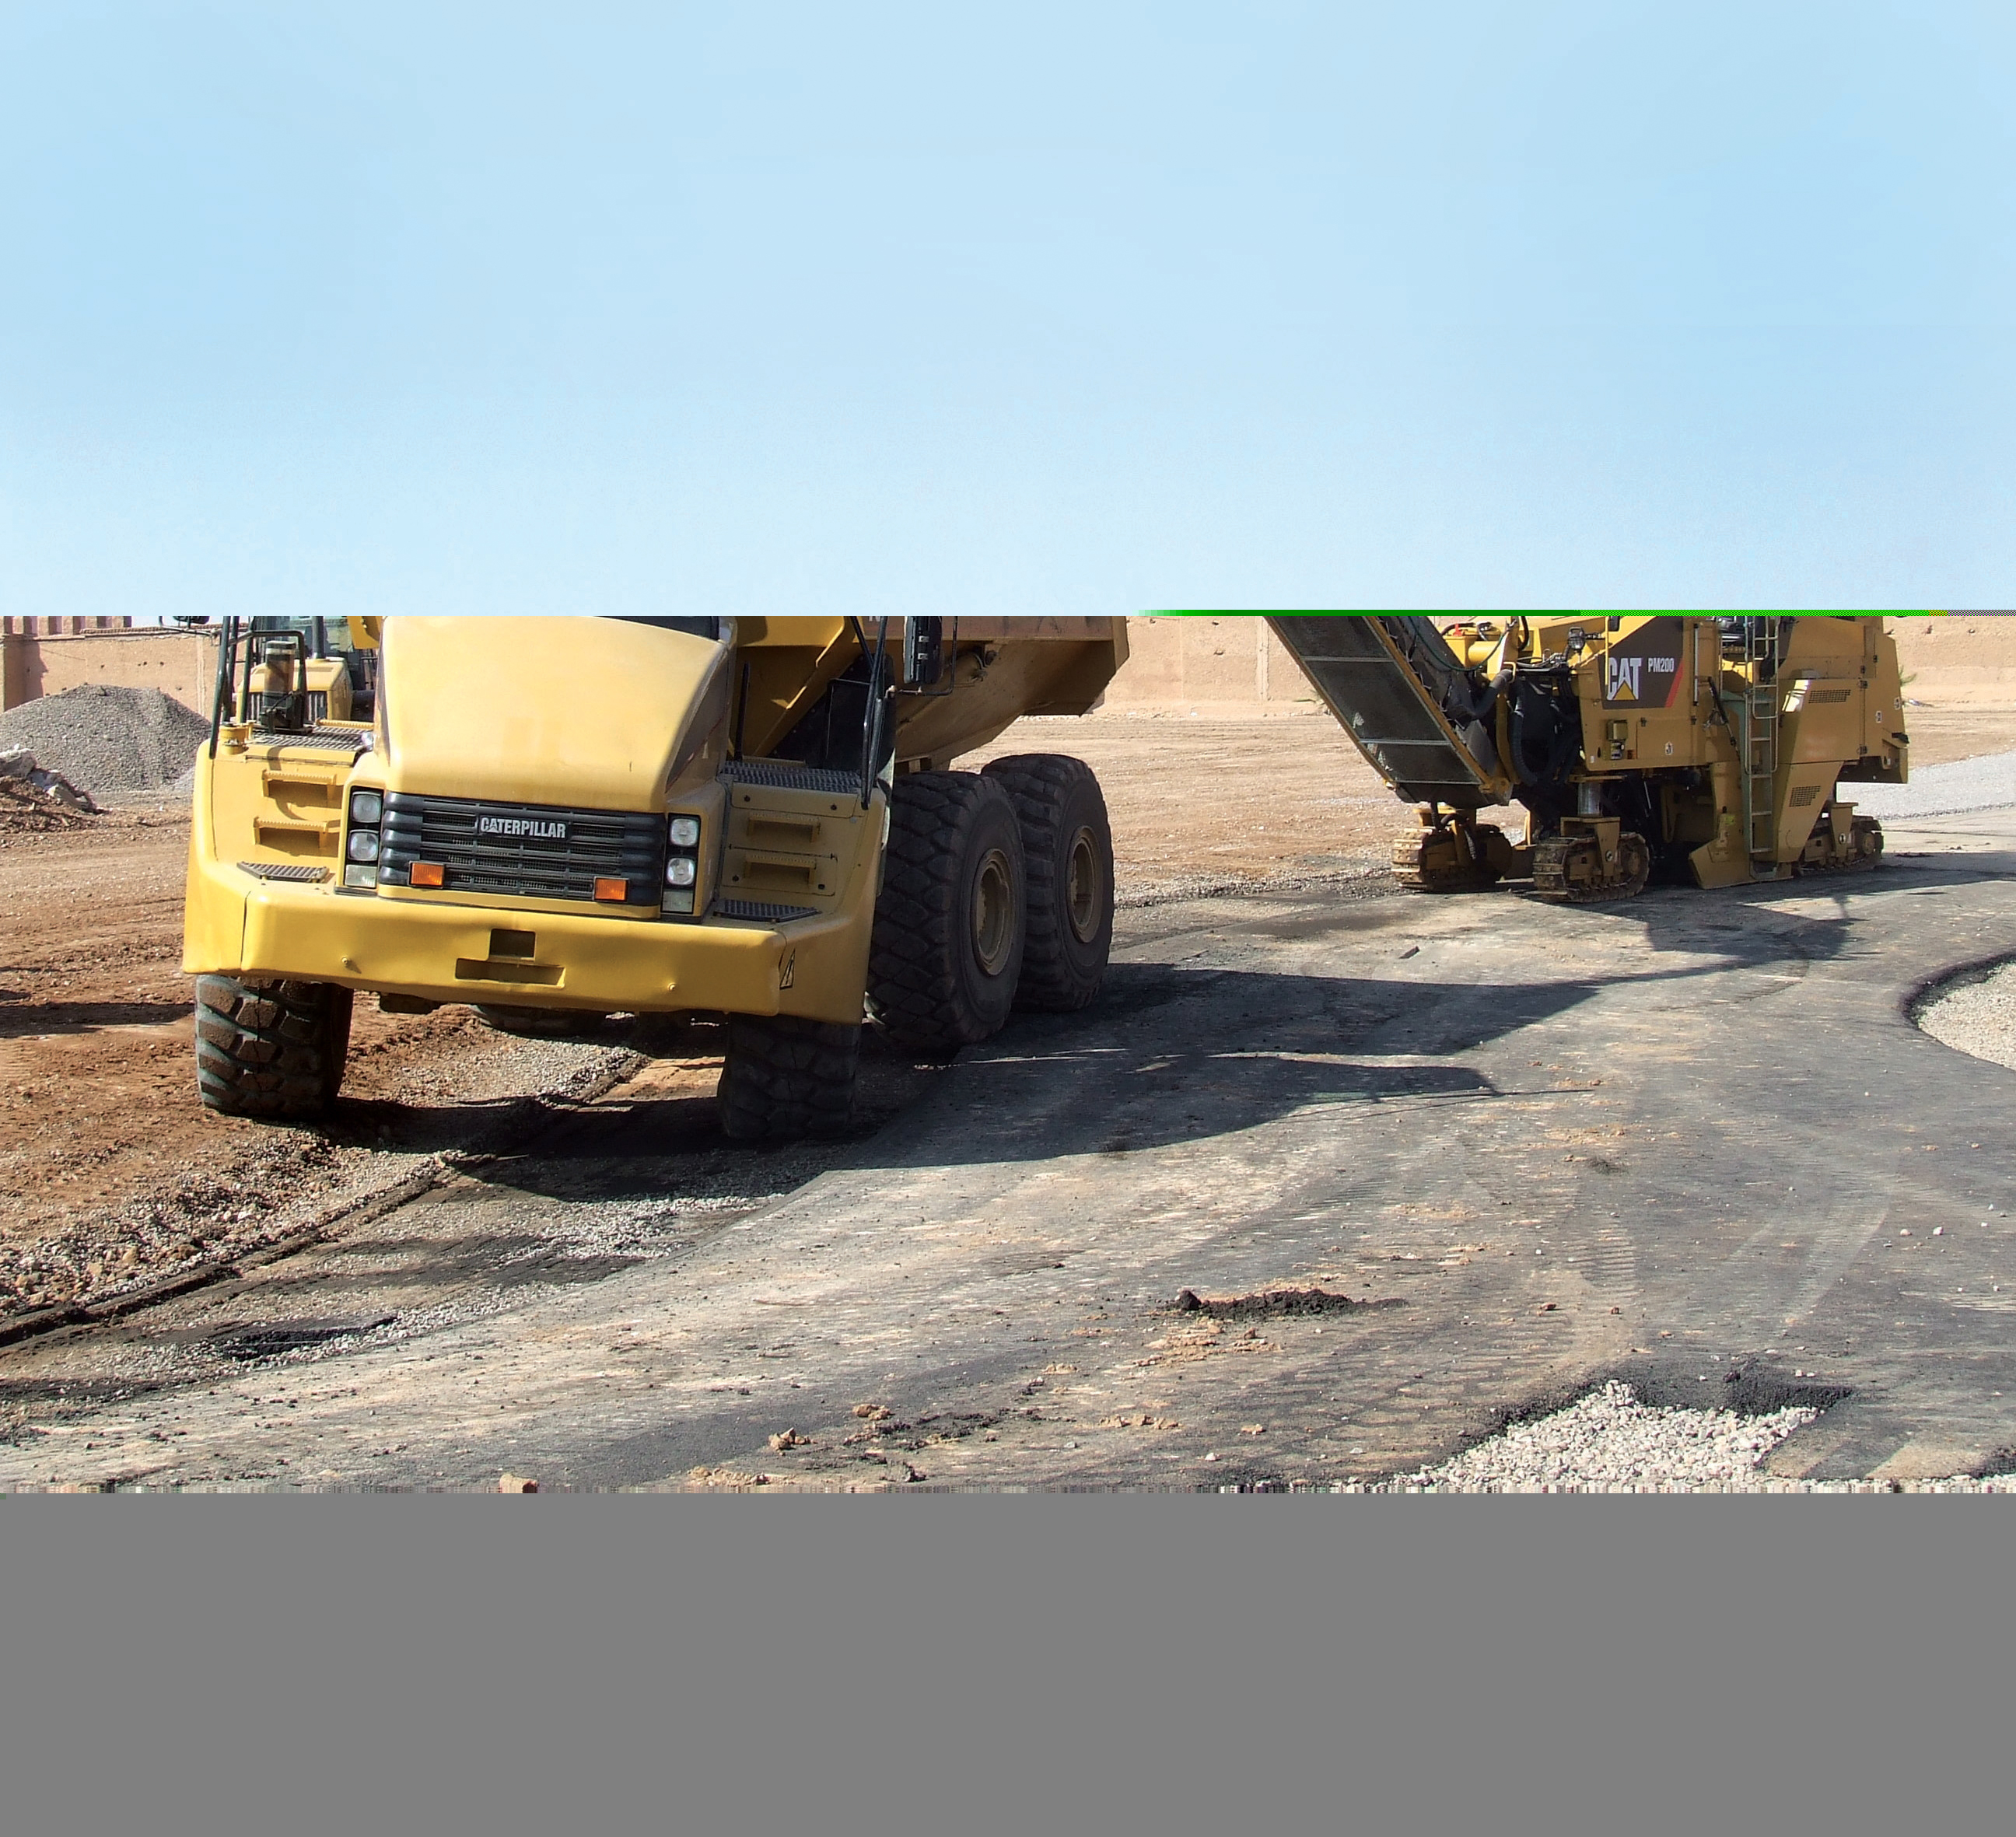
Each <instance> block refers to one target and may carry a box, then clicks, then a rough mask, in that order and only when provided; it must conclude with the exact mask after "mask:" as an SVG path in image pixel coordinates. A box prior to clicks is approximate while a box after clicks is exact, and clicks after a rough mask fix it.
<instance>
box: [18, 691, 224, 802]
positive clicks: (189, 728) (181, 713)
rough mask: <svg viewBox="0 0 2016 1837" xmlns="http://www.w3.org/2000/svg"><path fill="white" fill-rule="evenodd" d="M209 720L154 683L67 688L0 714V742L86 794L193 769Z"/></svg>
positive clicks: (178, 776) (135, 786)
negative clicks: (27, 754) (20, 750)
mask: <svg viewBox="0 0 2016 1837" xmlns="http://www.w3.org/2000/svg"><path fill="white" fill-rule="evenodd" d="M209 737H210V723H209V722H207V721H206V720H205V719H203V717H202V716H201V715H199V714H197V713H196V712H195V711H193V710H192V709H189V708H185V707H183V706H182V704H181V703H180V702H178V701H176V700H175V698H174V697H172V696H167V695H164V694H163V693H161V692H160V690H158V689H128V688H124V687H119V686H114V685H112V684H109V683H94V684H88V685H87V686H85V687H83V688H81V689H67V690H64V691H63V693H62V694H61V695H45V696H43V697H41V699H40V700H39V701H25V702H23V703H22V704H21V705H20V707H19V708H9V709H8V711H6V712H5V714H4V715H0V750H4V749H6V748H9V747H26V748H27V750H28V751H30V752H31V753H33V754H34V755H35V758H36V759H37V761H38V762H39V763H40V764H41V765H42V766H43V767H44V768H45V769H47V770H49V771H50V772H54V773H61V774H62V775H63V776H64V777H65V778H67V779H68V780H70V783H72V784H74V785H75V786H77V787H78V789H80V790H81V791H88V792H89V793H90V794H92V796H93V797H96V798H106V797H117V796H118V795H120V794H121V793H124V792H130V791H161V790H164V789H167V788H168V787H174V786H175V785H177V784H178V781H180V780H183V779H184V778H185V775H188V774H190V773H193V770H194V768H195V765H196V748H197V747H198V746H199V745H200V744H201V743H202V742H203V741H204V740H207V739H208V738H209Z"/></svg>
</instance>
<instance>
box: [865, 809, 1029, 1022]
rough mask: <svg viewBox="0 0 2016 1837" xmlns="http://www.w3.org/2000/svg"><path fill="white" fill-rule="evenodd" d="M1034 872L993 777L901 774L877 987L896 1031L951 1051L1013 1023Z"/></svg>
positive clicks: (879, 916)
mask: <svg viewBox="0 0 2016 1837" xmlns="http://www.w3.org/2000/svg"><path fill="white" fill-rule="evenodd" d="M1027 886H1028V870H1027V868H1026V866H1025V865H1024V857H1023V853H1022V827H1021V821H1020V819H1018V818H1017V816H1016V814H1015V806H1014V804H1013V801H1011V800H1010V798H1009V795H1008V794H1007V792H1006V791H1004V790H1003V788H1002V787H1001V786H1000V785H999V784H998V783H996V782H995V780H992V779H991V778H983V777H981V776H979V775H978V774H977V773H971V772H915V773H911V774H910V775H909V776H907V777H905V778H899V779H898V780H896V787H895V796H894V797H893V798H891V800H890V804H889V845H888V848H887V851H886V852H885V854H884V859H883V867H882V895H881V898H880V899H879V900H878V901H877V902H876V906H875V936H874V942H873V946H871V948H870V949H869V956H868V994H869V1000H871V1001H872V1002H873V1004H874V1009H875V1014H876V1016H877V1018H878V1019H879V1020H880V1021H881V1023H882V1025H883V1026H884V1028H886V1029H887V1032H888V1035H889V1037H890V1039H891V1040H892V1041H893V1042H894V1043H895V1044H896V1045H898V1046H901V1047H902V1048H904V1049H905V1050H908V1051H912V1052H916V1053H920V1054H927V1055H931V1056H934V1057H947V1058H949V1057H951V1056H952V1054H954V1053H956V1052H957V1051H958V1050H959V1048H960V1047H961V1046H977V1045H978V1044H979V1043H980V1042H981V1041H982V1040H983V1039H992V1037H993V1036H995V1034H996V1033H998V1032H1000V1031H1001V1028H1002V1027H1003V1025H1004V1024H1005V1023H1006V1021H1007V1019H1008V1016H1009V1014H1010V1010H1012V1009H1013V1007H1014V1005H1015V991H1016V988H1017V984H1018V982H1020V979H1021V973H1022V953H1023V946H1024V938H1025V937H1026V935H1027V932H1028V913H1027V910H1026V908H1027V905H1028V894H1027V891H1026V888H1027Z"/></svg>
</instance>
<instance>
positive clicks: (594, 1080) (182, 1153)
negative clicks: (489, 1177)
mask: <svg viewBox="0 0 2016 1837" xmlns="http://www.w3.org/2000/svg"><path fill="white" fill-rule="evenodd" d="M1912 727H1913V739H1914V741H1915V743H1916V750H1915V753H1914V757H1915V758H1917V760H1918V761H1919V762H1921V763H1924V764H1932V763H1938V762H1942V761H1944V760H1948V759H1954V758H1967V757H1971V756H1974V755H1978V754H1982V753H1989V752H1998V751H2005V750H2008V749H2010V748H2011V747H2016V711H2007V710H1996V709H1986V708H1945V709H1933V708H1920V709H1917V710H1915V711H1913V716H1912ZM1017 751H1071V752H1074V753H1075V754H1077V755H1079V756H1081V757H1082V758H1085V759H1086V760H1087V761H1088V762H1090V763H1091V764H1092V765H1093V767H1094V768H1095V769H1096V770H1097V772H1098V773H1099V775H1100V780H1101V783H1103V786H1104V787H1105V789H1106V793H1107V801H1108V805H1109V807H1110V809H1111V812H1112V816H1113V822H1114V844H1115V849H1116V852H1117V855H1118V861H1119V879H1120V884H1121V891H1122V895H1123V897H1124V898H1125V899H1127V900H1128V901H1129V902H1130V903H1142V902H1147V901H1150V900H1154V899H1165V898H1169V897H1174V896H1179V895H1191V894H1194V893H1196V892H1197V891H1201V890H1202V889H1204V888H1209V887H1212V886H1216V885H1227V886H1229V885H1232V884H1240V883H1251V882H1253V881H1273V882H1276V883H1280V884H1293V883H1294V882H1295V881H1298V880H1307V879H1312V878H1327V877H1358V876H1362V875H1367V874H1376V873H1381V872H1383V870H1384V863H1385V862H1386V860H1387V859H1388V855H1389V853H1390V850H1391V841H1392V838H1393V837H1394V836H1395V834H1396V833H1398V832H1399V830H1401V829H1402V828H1403V827H1405V825H1406V822H1407V820H1408V817H1407V812H1406V810H1405V809H1403V808H1402V806H1401V805H1399V803H1398V802H1397V801H1395V800H1394V799H1393V798H1392V797H1391V794H1389V793H1388V792H1387V791H1385V790H1384V787H1382V786H1381V784H1380V783H1379V782H1378V780H1377V779H1376V777H1375V776H1373V773H1371V771H1370V769H1369V768H1367V767H1366V765H1364V763H1363V761H1362V760H1361V759H1360V758H1359V757H1358V755H1357V754H1356V752H1355V751H1354V750H1353V749H1352V747H1351V746H1350V744H1349V743H1348V741H1347V740H1345V738H1344V737H1343V735H1342V734H1341V733H1340V732H1339V731H1338V729H1337V728H1336V727H1335V726H1333V725H1332V724H1331V723H1330V722H1329V721H1328V720H1327V719H1321V718H1317V717H1289V718H1284V719H1271V720H1251V721H1247V722H1215V721H1203V720H1193V719H1186V718H1184V717H1183V716H1180V715H1169V716H1156V715H1143V714H1139V713H1129V714H1125V715H1118V714H1116V715H1109V716H1102V717H1098V718H1095V719H1091V720H1087V721H1075V722H1064V721H1031V722H1024V723H1023V724H1021V726H1020V727H1018V728H1017V729H1014V730H1013V731H1012V732H1011V733H1010V734H1009V735H1007V736H1004V737H1003V740H1002V741H1001V742H999V743H998V744H996V745H995V747H992V749H990V751H989V752H988V753H987V754H982V755H977V756H976V757H975V758H974V759H972V760H970V761H968V762H967V763H968V764H974V765H977V764H978V763H980V762H982V761H984V760H985V758H988V757H990V756H999V755H1003V754H1007V753H1011V752H1017ZM188 839H189V825H188V820H187V818H186V817H185V816H182V815H180V814H178V813H177V812H172V811H167V810H160V809H149V810H135V809H124V810H118V811H114V812H111V813H110V814H108V815H106V816H102V817H99V818H96V819H90V820H89V821H88V823H85V825H84V826H83V827H77V828H72V829H66V830H56V831H53V832H49V833H34V832H32V831H23V830H20V829H19V828H13V829H9V828H7V827H4V826H0V925H4V927H5V932H4V936H5V944H4V946H0V1315H5V1314H6V1313H12V1312H16V1311H19V1310H20V1309H24V1308H32V1307H36V1306H47V1305H49V1304H50V1303H52V1302H64V1301H69V1300H73V1299H77V1298H78V1297H80V1296H85V1295H95V1294H96V1293H98V1292H99V1291H103V1290H105V1289H106V1288H107V1287H108V1286H111V1287H116V1286H117V1285H118V1284H121V1283H122V1282H131V1281H133V1280H138V1279H139V1278H140V1277H142V1276H145V1275H147V1274H149V1273H158V1272H159V1271H160V1270H163V1269H164V1268H166V1269H172V1268H173V1267H175V1266H177V1265H178V1264H179V1263H182V1262H188V1261H189V1260H191V1259H194V1258H196V1256H198V1255H201V1254H203V1252H205V1250H206V1249H207V1248H211V1249H214V1247H215V1246H216V1245H217V1244H218V1242H219V1241H236V1240H239V1239H247V1240H250V1241H261V1240H270V1239H271V1238H272V1237H273V1236H274V1235H275V1234H279V1233H283V1232H284V1230H286V1229H287V1228H289V1226H290V1221H294V1222H298V1220H299V1219H301V1217H302V1216H305V1215H304V1209H303V1208H309V1209H312V1207H313V1205H315V1204H316V1203H318V1202H326V1201H327V1199H328V1198H329V1195H331V1194H340V1193H341V1192H343V1191H345V1190H353V1189H354V1190H360V1191H361V1190H364V1189H365V1187H369V1184H370V1183H372V1182H373V1181H374V1180H376V1181H378V1182H380V1183H384V1182H386V1181H387V1180H395V1179H396V1178H397V1177H398V1169H399V1168H400V1167H401V1165H410V1164H412V1163H413V1162H416V1160H417V1159H419V1158H424V1157H426V1156H427V1155H429V1154H442V1153H450V1152H454V1151H459V1150H463V1149H467V1148H470V1147H472V1146H473V1145H475V1144H477V1143H478V1142H479V1140H480V1139H481V1137H482V1136H483V1135H484V1132H485V1131H486V1130H491V1131H494V1130H495V1129H499V1128H508V1127H509V1126H510V1119H511V1116H512V1114H513V1109H512V1107H513V1105H514V1104H523V1103H524V1102H527V1101H529V1100H534V1099H535V1098H538V1097H539V1094H540V1093H548V1094H549V1095H555V1094H556V1095H558V1096H559V1097H562V1098H566V1097H569V1096H570V1095H571V1096H573V1097H579V1096H581V1095H584V1094H586V1093H588V1092H589V1091H590V1090H592V1089H595V1088H599V1087H600V1086H603V1085H606V1084H607V1082H610V1081H611V1080H612V1079H614V1077H616V1076H617V1075H621V1072H623V1070H624V1069H625V1068H626V1067H628V1068H635V1064H637V1063H638V1062H639V1061H638V1059H637V1057H636V1054H635V1051H634V1050H633V1049H634V1048H635V1047H636V1046H638V1045H639V1040H638V1039H637V1038H636V1037H635V1036H634V1035H633V1034H632V1033H631V1032H625V1030H624V1029H623V1028H621V1027H620V1026H618V1027H616V1028H611V1029H610V1030H607V1032H605V1033H604V1034H603V1036H602V1037H601V1038H599V1039H591V1040H587V1041H583V1042H579V1043H538V1044H535V1043H527V1042H522V1041H516V1040H510V1039H505V1038H503V1037H502V1036H498V1035H495V1034H493V1033H492V1032H490V1030H489V1029H488V1028H486V1027H485V1026H484V1025H483V1024H482V1023H481V1021H478V1020H477V1018H475V1016H474V1015H473V1014H471V1013H470V1012H469V1011H468V1010H443V1011H441V1013H439V1014H433V1015H429V1016H426V1017H420V1018H415V1017H397V1018H395V1017H391V1016H387V1015H384V1014H380V1013H379V1012H378V1011H377V1010H376V1007H375V1005H374V1004H372V1003H369V1002H365V1003H360V1004H359V1007H358V1014H357V1020H356V1025H355V1044H354V1046H353V1048H352V1056H351V1072H350V1074H349V1077H348V1079H347V1082H346V1085H345V1097H346V1099H347V1101H346V1102H345V1104H344V1106H343V1107H342V1108H341V1110H340V1111H339V1113H338V1115H337V1119H336V1122H335V1124H334V1126H333V1127H332V1128H330V1129H326V1130H319V1131H308V1130H300V1129H275V1128H272V1127H271V1126H265V1125H258V1124H254V1123H250V1122H239V1121H232V1120H228V1119H223V1118H217V1117H214V1116H211V1115H208V1114H207V1113H206V1112H205V1111H203V1109H202V1108H201V1107H200V1105H199V1104H198V1103H197V1102H196V1094H195V1089H194V1080H193V1071H192V1064H191V1036H190V1020H189V999H190V997H189V983H188V982H187V979H186V978H184V977H183V976H182V973H181V967H180V951H181V925H182V876H183V866H184V860H185V854H186V851H187V848H188ZM653 1056H654V1057H658V1058H659V1059H660V1060H661V1072H660V1073H659V1074H658V1075H661V1076H663V1077H669V1078H671V1079H674V1080H675V1082H680V1083H682V1085H683V1084H689V1085H691V1086H693V1088H694V1089H695V1090H696V1091H697V1090H699V1089H700V1087H701V1086H704V1085H706V1084H708V1083H710V1082H711V1078H712V1075H713V1074H712V1068H711V1062H709V1061H707V1058H706V1056H705V1055H704V1054H698V1055H697V1056H696V1057H693V1059H692V1060H691V1061H687V1060H685V1059H682V1057H681V1056H680V1054H679V1050H678V1048H677V1046H676V1043H675V1044H674V1046H673V1047H672V1048H671V1050H669V1052H667V1051H664V1050H661V1051H659V1052H657V1054H653Z"/></svg>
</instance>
